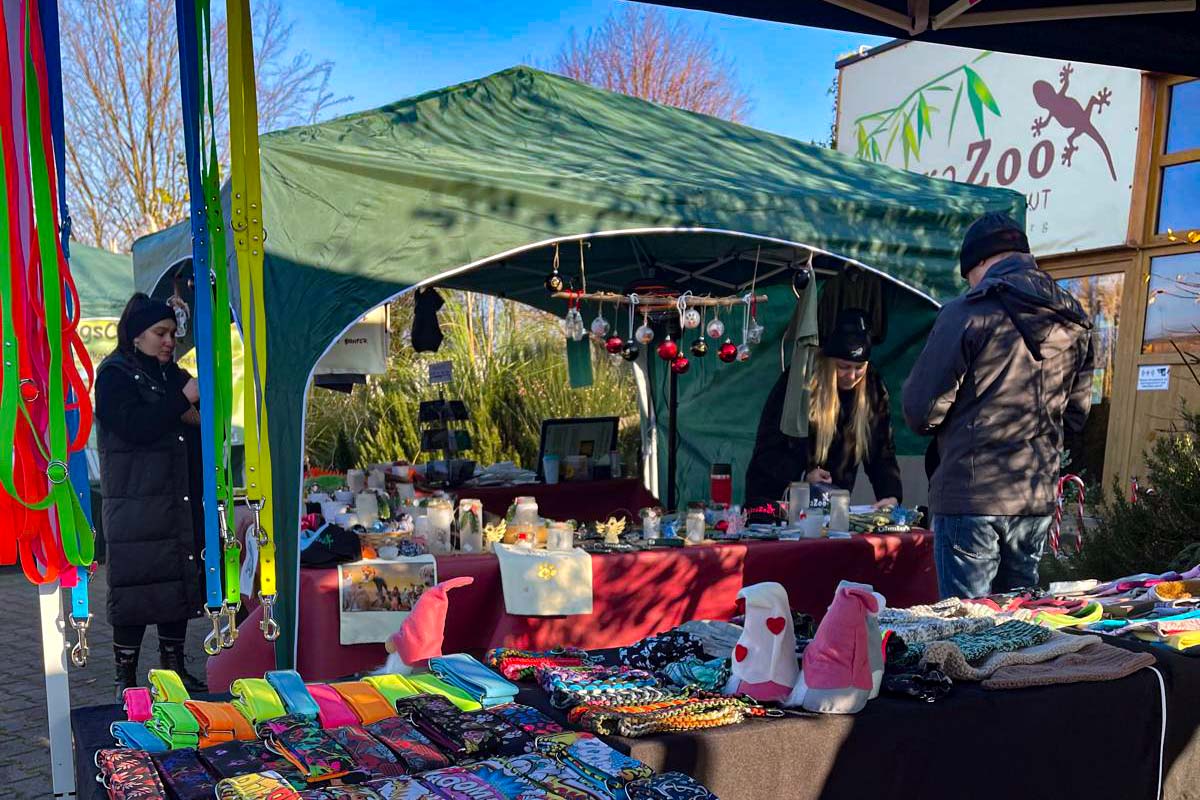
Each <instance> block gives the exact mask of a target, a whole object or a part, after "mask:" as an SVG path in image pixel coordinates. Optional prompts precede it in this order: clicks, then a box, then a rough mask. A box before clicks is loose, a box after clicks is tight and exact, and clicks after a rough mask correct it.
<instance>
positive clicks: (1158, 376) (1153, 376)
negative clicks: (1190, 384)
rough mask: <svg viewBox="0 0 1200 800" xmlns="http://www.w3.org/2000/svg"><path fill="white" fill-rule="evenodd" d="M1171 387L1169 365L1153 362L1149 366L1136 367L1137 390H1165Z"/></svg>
mask: <svg viewBox="0 0 1200 800" xmlns="http://www.w3.org/2000/svg"><path fill="white" fill-rule="evenodd" d="M1170 388H1171V367H1170V365H1168V364H1155V365H1153V366H1149V367H1138V387H1137V390H1138V391H1139V392H1165V391H1167V390H1168V389H1170Z"/></svg>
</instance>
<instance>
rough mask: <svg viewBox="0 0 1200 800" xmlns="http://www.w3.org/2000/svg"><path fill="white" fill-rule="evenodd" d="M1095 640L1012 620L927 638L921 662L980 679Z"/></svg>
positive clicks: (965, 678)
mask: <svg viewBox="0 0 1200 800" xmlns="http://www.w3.org/2000/svg"><path fill="white" fill-rule="evenodd" d="M1008 626H1014V627H1008ZM1016 626H1019V627H1016ZM1006 627H1007V628H1008V629H1007V630H1005V631H1001V629H1002V628H1006ZM997 633H998V634H999V635H997ZM1099 641H1100V638H1099V637H1097V636H1073V635H1070V634H1065V633H1055V632H1053V631H1051V630H1049V629H1047V628H1043V627H1041V626H1039V625H1030V624H1028V623H1025V622H1017V621H1013V622H1006V623H1004V625H998V626H996V627H995V628H993V629H992V630H991V631H987V632H985V633H982V634H966V635H964V636H956V637H954V638H953V639H950V640H948V641H945V642H931V643H930V644H928V645H926V647H925V652H924V654H923V655H922V657H921V663H922V664H925V665H930V664H933V665H937V666H938V667H939V668H940V669H941V670H942V672H944V673H945V674H946V675H948V676H950V677H951V678H953V679H954V680H963V681H981V680H983V679H984V678H986V677H988V676H989V675H991V674H992V673H993V672H995V671H996V670H998V669H1000V668H1001V667H1003V666H1007V665H1010V664H1039V663H1041V662H1043V661H1049V660H1050V659H1052V658H1056V657H1058V656H1061V655H1065V654H1066V653H1073V652H1075V651H1077V650H1080V649H1081V648H1083V647H1086V646H1087V645H1089V644H1092V643H1095V642H1099Z"/></svg>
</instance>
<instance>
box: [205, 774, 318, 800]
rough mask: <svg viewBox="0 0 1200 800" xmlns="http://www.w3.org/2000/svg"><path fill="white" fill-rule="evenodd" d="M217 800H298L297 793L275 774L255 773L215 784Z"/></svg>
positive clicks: (281, 777) (226, 779)
mask: <svg viewBox="0 0 1200 800" xmlns="http://www.w3.org/2000/svg"><path fill="white" fill-rule="evenodd" d="M217 798H218V800H300V795H299V793H297V792H296V790H295V789H293V788H292V787H291V785H290V784H289V783H288V782H287V781H285V780H284V779H283V776H281V775H280V774H279V773H277V772H255V773H251V774H249V775H239V776H237V777H236V778H225V779H224V780H222V781H220V782H219V783H218V784H217Z"/></svg>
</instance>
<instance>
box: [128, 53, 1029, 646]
mask: <svg viewBox="0 0 1200 800" xmlns="http://www.w3.org/2000/svg"><path fill="white" fill-rule="evenodd" d="M896 146H902V145H901V143H900V142H897V143H896ZM261 150H262V152H261V156H262V183H263V204H264V217H263V218H264V221H265V227H266V231H267V237H266V266H265V273H266V275H265V282H266V298H265V302H266V313H267V323H268V324H267V327H268V335H267V372H268V379H267V386H266V397H267V403H268V405H269V407H270V409H271V417H270V420H271V429H270V437H271V448H272V457H273V459H274V496H275V498H276V503H275V507H274V509H273V520H274V522H275V530H276V531H277V532H279V535H278V537H277V539H278V543H279V548H280V550H279V562H280V563H281V565H286V566H283V568H282V569H281V574H280V599H281V607H280V615H281V617H282V619H283V621H284V635H283V636H282V637H281V639H280V642H279V644H278V646H277V660H278V661H279V663H280V664H281V665H286V664H291V663H292V662H293V658H294V650H295V638H294V626H293V625H291V624H289V623H290V621H291V620H292V619H293V617H294V613H295V605H294V603H295V591H296V580H297V576H296V569H297V565H298V558H297V552H296V548H295V539H294V538H293V537H291V536H288V535H286V533H285V532H287V531H294V530H296V528H297V524H298V516H299V511H300V504H299V497H300V489H301V468H302V447H303V429H304V401H305V393H306V388H307V386H308V384H309V380H310V376H311V372H312V369H313V365H314V364H315V363H316V362H317V361H318V359H319V358H320V357H321V355H322V353H324V352H325V351H326V349H327V348H328V347H329V345H330V343H331V342H332V341H334V340H335V338H336V337H337V336H338V335H339V334H340V333H341V332H342V331H343V330H345V329H346V328H348V327H349V326H350V325H352V324H353V323H354V321H355V320H356V319H357V318H358V317H359V316H360V315H361V314H362V313H363V312H364V311H366V310H367V309H370V308H372V307H374V306H376V305H378V304H380V303H383V302H385V301H388V300H389V299H392V298H394V297H396V296H397V295H399V294H401V293H403V292H405V291H407V290H410V289H412V288H414V287H417V286H428V285H437V286H446V287H453V288H460V289H468V290H472V291H477V292H485V293H489V294H493V295H497V296H502V297H510V298H513V299H516V300H520V301H522V302H525V303H528V304H530V305H532V306H535V307H538V308H542V309H545V310H548V311H552V312H554V313H558V314H562V313H563V312H564V310H565V303H564V302H563V301H562V300H555V299H552V298H550V297H549V296H548V295H547V293H546V292H545V290H544V288H543V281H544V278H545V276H546V274H547V273H548V272H549V269H550V263H551V258H552V255H553V249H554V245H555V244H560V245H563V243H567V244H565V245H563V246H562V248H561V249H562V259H563V271H564V273H565V274H566V275H567V276H569V277H573V278H574V279H575V280H576V282H579V278H580V276H579V274H578V273H579V269H578V246H577V245H575V244H573V242H574V241H576V240H578V239H586V240H587V241H588V242H589V243H590V247H588V248H586V250H585V253H584V255H585V258H586V260H587V272H588V276H589V288H593V289H595V288H600V289H604V288H613V289H618V290H619V289H621V288H623V287H624V286H625V284H627V283H628V282H629V281H630V280H631V279H634V278H639V277H647V276H650V275H657V276H658V277H660V278H661V277H673V278H675V279H677V280H678V281H679V283H680V285H681V286H682V287H683V288H685V289H691V290H692V291H694V292H695V293H697V294H703V293H713V294H727V293H733V292H738V293H740V292H744V291H746V290H747V289H748V288H749V286H750V285H751V283H752V280H753V273H754V268H755V267H754V265H755V259H756V258H757V260H758V277H759V281H758V285H759V286H760V287H761V288H763V289H764V290H765V291H767V293H768V294H770V295H771V302H769V303H768V304H767V306H766V308H765V309H764V315H763V316H764V318H763V322H764V323H765V324H766V326H767V329H768V332H769V336H768V338H767V339H765V340H764V343H763V345H762V346H760V347H759V348H757V352H758V353H759V355H757V356H756V357H755V358H754V359H752V360H751V361H750V362H748V363H746V364H740V365H718V364H717V363H716V362H715V360H714V359H711V357H710V359H708V360H706V362H704V363H701V364H699V365H697V366H696V367H693V370H692V371H691V372H689V373H688V374H687V375H686V376H683V377H682V378H681V379H680V381H679V387H680V396H679V412H680V413H679V431H678V435H679V443H680V444H679V447H680V451H681V453H682V454H683V457H682V458H681V464H680V467H681V468H680V473H679V486H680V499H681V500H682V499H687V498H688V497H689V496H697V495H696V492H697V491H698V486H699V485H702V482H703V480H704V476H705V475H706V474H707V464H708V463H709V461H711V460H714V456H716V457H719V460H725V461H732V462H733V463H734V464H735V473H737V472H738V470H739V469H744V466H745V462H746V460H747V458H748V454H749V448H750V446H751V443H752V439H753V431H754V427H755V425H756V424H757V418H758V412H759V409H760V408H761V405H762V401H763V399H764V398H765V395H766V392H767V390H768V389H769V387H770V385H771V383H772V381H773V379H774V375H775V374H776V372H777V370H778V367H779V361H778V357H777V354H778V343H779V336H780V333H781V330H782V328H783V321H784V320H786V318H787V316H788V314H789V313H790V311H791V306H792V304H791V303H790V302H789V298H790V297H791V295H790V291H791V289H790V280H791V275H792V273H793V271H794V269H795V268H796V267H798V266H801V265H803V264H805V263H806V262H807V261H808V258H809V254H810V253H811V252H814V251H815V252H817V253H818V254H819V255H821V256H822V258H821V260H820V261H819V262H818V263H816V264H815V266H817V268H818V270H820V271H822V272H824V273H830V272H832V271H836V270H838V269H842V268H844V265H846V264H852V265H857V266H858V267H860V268H863V269H869V270H875V271H878V272H879V273H880V274H882V275H884V276H887V277H886V279H885V283H886V284H887V292H888V297H889V299H890V300H891V301H892V303H893V306H892V309H891V314H892V319H893V324H892V325H891V326H890V329H889V336H888V341H887V342H885V343H884V345H883V346H882V348H881V351H880V353H879V355H878V356H877V361H878V362H879V363H881V364H884V365H885V377H887V378H888V379H889V381H890V382H891V383H892V385H893V386H898V385H899V381H900V380H902V378H903V374H904V370H906V367H904V366H903V365H904V364H905V363H907V362H910V361H911V358H912V357H913V355H914V354H915V352H916V350H917V349H919V347H920V345H921V343H922V341H923V339H924V336H925V333H926V332H927V330H928V327H929V325H930V324H931V321H932V318H933V316H934V314H935V313H936V302H935V301H936V300H937V299H938V298H943V297H947V296H951V295H954V294H956V293H957V292H958V290H959V289H960V287H961V284H960V283H959V279H958V270H957V252H958V244H959V242H960V241H961V237H962V234H963V231H964V230H965V228H966V226H967V225H969V224H970V222H971V221H972V220H973V219H975V218H976V217H977V216H978V215H980V214H981V213H983V212H985V211H989V210H1003V211H1006V212H1008V213H1011V214H1013V215H1014V216H1015V217H1017V218H1018V219H1023V218H1024V207H1025V206H1024V198H1022V197H1021V196H1019V195H1017V194H1016V193H1013V192H1009V191H1002V190H992V189H982V188H977V187H971V186H965V185H961V184H954V183H950V182H948V181H942V180H933V179H928V178H924V177H922V176H919V175H914V174H911V173H907V172H902V171H899V170H894V169H891V168H888V167H883V166H879V165H875V164H869V163H866V162H863V161H859V160H857V159H854V158H852V157H850V156H848V155H845V154H840V153H836V152H832V151H829V150H825V149H823V148H820V147H815V146H810V145H805V144H801V143H799V142H795V141H793V140H790V139H786V138H784V137H780V136H775V135H772V134H768V133H764V132H762V131H756V130H753V129H750V128H747V127H744V126H741V125H736V124H733V123H729V122H725V121H722V120H718V119H714V118H711V117H706V116H703V115H698V114H693V113H690V112H686V111H681V110H679V109H675V108H669V107H665V106H660V105H656V104H653V103H648V102H645V101H642V100H638V99H635V98H631V97H626V96H623V95H618V94H613V93H609V92H605V91H602V90H598V89H595V88H592V87H588V86H585V85H582V84H579V83H577V82H574V81H571V80H568V79H565V78H561V77H558V76H555V75H550V74H547V73H543V72H539V71H537V70H534V69H530V68H528V67H515V68H512V69H508V70H505V71H503V72H500V73H497V74H495V75H492V76H489V77H487V78H483V79H481V80H477V81H472V82H469V83H465V84H461V85H458V86H453V87H450V88H446V89H441V90H438V91H435V92H431V93H428V94H424V95H421V96H419V97H415V98H412V99H409V100H403V101H400V102H397V103H394V104H391V105H388V106H384V107H383V108H379V109H376V110H373V111H367V112H363V113H359V114H353V115H350V116H347V117H343V118H340V119H335V120H331V121H329V122H325V123H321V124H317V125H310V126H305V127H300V128H293V129H289V130H285V131H280V132H278V133H271V134H267V135H265V136H264V137H263V138H262V145H261ZM190 248H191V244H190V234H189V233H188V231H187V229H186V227H183V226H177V227H176V228H175V229H169V230H167V231H163V232H161V233H158V234H155V235H153V236H150V237H146V238H143V239H141V240H139V241H138V242H136V243H135V244H134V264H135V271H136V281H135V282H136V284H137V286H138V288H139V289H142V290H149V289H152V288H153V287H154V285H155V284H156V283H157V282H158V280H159V279H160V278H161V276H162V275H164V274H165V273H166V271H167V270H168V269H169V268H170V267H171V266H172V265H175V264H178V263H180V262H181V261H183V260H185V259H187V258H189V257H190ZM231 250H232V248H231ZM768 273H771V274H770V275H768ZM772 284H776V285H775V286H772ZM593 313H594V310H592V309H585V312H584V315H585V319H590V317H591V315H592V314H593ZM609 315H610V318H611V310H610V312H609ZM727 322H728V323H733V324H730V325H729V327H730V328H731V329H737V330H740V327H741V325H740V321H739V322H737V323H734V321H733V320H732V319H727ZM734 335H735V339H736V337H737V334H736V333H735V334H734ZM655 362H656V359H653V358H651V359H648V360H647V361H646V362H645V365H644V369H643V370H642V371H641V374H642V377H641V383H642V388H643V396H644V397H645V398H647V399H646V405H645V407H644V409H643V414H644V418H645V419H647V420H649V421H650V422H651V423H652V426H651V427H652V428H655V427H657V428H660V429H661V427H662V426H663V425H664V424H665V416H666V415H665V413H664V412H665V395H666V394H667V393H666V392H664V391H663V388H664V387H665V386H666V385H667V383H666V378H665V377H664V375H663V373H664V372H666V370H663V369H662V368H661V366H660V364H656V363H655ZM660 363H661V362H660ZM896 394H898V392H897V393H896ZM661 437H662V432H661V431H659V433H658V438H660V439H661ZM652 438H654V437H652ZM912 444H913V443H909V445H908V446H909V447H910V452H911V447H912ZM662 460H663V459H658V462H660V463H659V470H660V473H661V471H662V469H663V466H662V464H661V462H662ZM659 480H660V481H661V475H660V476H659ZM698 482H699V483H698ZM652 484H653V481H652Z"/></svg>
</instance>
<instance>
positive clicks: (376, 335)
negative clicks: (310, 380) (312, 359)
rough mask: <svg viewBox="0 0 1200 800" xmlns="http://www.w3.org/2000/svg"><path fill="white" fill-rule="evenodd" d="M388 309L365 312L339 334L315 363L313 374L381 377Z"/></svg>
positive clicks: (385, 358)
mask: <svg viewBox="0 0 1200 800" xmlns="http://www.w3.org/2000/svg"><path fill="white" fill-rule="evenodd" d="M389 344H390V339H389V336H388V309H387V306H386V305H382V306H379V307H378V308H374V309H372V310H371V311H369V312H367V313H366V315H364V316H363V318H362V319H360V320H359V321H358V323H357V324H355V326H354V327H352V328H351V329H350V330H348V331H346V332H345V333H344V334H342V336H341V337H339V338H338V340H337V341H336V342H334V344H333V347H331V348H329V352H328V353H326V354H325V356H324V357H323V358H322V359H321V360H320V361H318V362H317V367H316V369H315V370H313V374H315V375H330V374H347V373H348V374H352V375H384V374H386V373H387V366H388V345H389Z"/></svg>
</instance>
